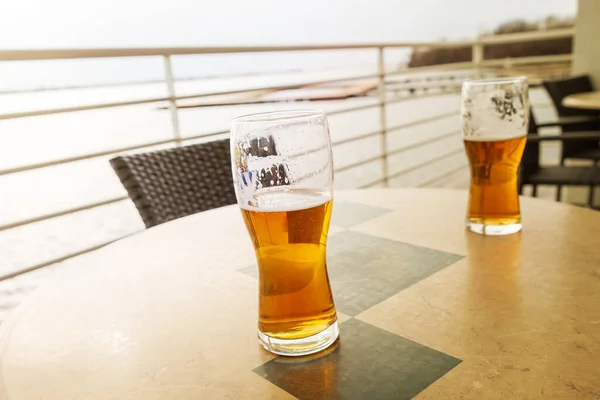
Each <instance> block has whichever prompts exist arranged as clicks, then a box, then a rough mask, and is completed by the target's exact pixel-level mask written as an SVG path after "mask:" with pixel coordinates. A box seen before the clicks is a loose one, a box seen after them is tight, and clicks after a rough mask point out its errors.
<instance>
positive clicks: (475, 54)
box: [471, 42, 483, 79]
mask: <svg viewBox="0 0 600 400" xmlns="http://www.w3.org/2000/svg"><path fill="white" fill-rule="evenodd" d="M471 62H472V63H473V66H474V67H475V78H477V79H481V78H482V77H483V71H482V67H483V43H478V42H475V43H473V46H472V48H471Z"/></svg>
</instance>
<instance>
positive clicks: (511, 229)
mask: <svg viewBox="0 0 600 400" xmlns="http://www.w3.org/2000/svg"><path fill="white" fill-rule="evenodd" d="M522 228H523V225H522V224H521V222H516V223H512V224H488V223H485V222H484V223H482V222H473V221H467V229H468V230H470V231H471V232H474V233H479V234H480V235H493V236H497V235H510V234H513V233H517V232H519V231H520V230H521V229H522Z"/></svg>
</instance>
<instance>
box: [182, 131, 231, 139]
mask: <svg viewBox="0 0 600 400" xmlns="http://www.w3.org/2000/svg"><path fill="white" fill-rule="evenodd" d="M227 133H229V129H227V130H223V131H217V132H211V133H201V134H199V135H194V136H185V137H182V138H181V141H182V142H186V141H189V140H196V139H206V138H211V137H214V136H221V135H225V134H227Z"/></svg>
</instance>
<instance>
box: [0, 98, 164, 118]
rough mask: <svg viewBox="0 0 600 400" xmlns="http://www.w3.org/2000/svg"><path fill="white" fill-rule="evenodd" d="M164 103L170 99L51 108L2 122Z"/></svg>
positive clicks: (15, 116)
mask: <svg viewBox="0 0 600 400" xmlns="http://www.w3.org/2000/svg"><path fill="white" fill-rule="evenodd" d="M163 101H169V98H168V97H154V98H148V99H140V100H130V101H117V102H112V103H98V104H89V105H87V106H77V107H61V108H50V109H45V110H35V111H22V112H16V113H8V114H0V120H3V119H16V118H27V117H38V116H41V115H54V114H64V113H70V112H75V111H90V110H100V109H103V108H113V107H126V106H134V105H138V104H149V103H158V102H163Z"/></svg>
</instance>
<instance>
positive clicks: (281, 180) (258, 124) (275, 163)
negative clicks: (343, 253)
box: [231, 110, 339, 356]
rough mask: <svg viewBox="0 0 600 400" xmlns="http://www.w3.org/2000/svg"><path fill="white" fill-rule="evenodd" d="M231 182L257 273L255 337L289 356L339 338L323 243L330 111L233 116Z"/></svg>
mask: <svg viewBox="0 0 600 400" xmlns="http://www.w3.org/2000/svg"><path fill="white" fill-rule="evenodd" d="M231 157H232V170H233V180H234V185H235V192H236V196H237V200H238V205H239V206H240V208H241V209H242V215H243V217H244V221H245V223H246V227H247V228H248V232H249V233H250V236H251V238H252V242H253V244H254V250H255V253H256V260H257V263H258V272H259V298H258V299H259V317H258V338H259V340H260V342H261V344H262V345H263V346H264V347H265V348H266V349H267V350H269V351H271V352H273V353H276V354H281V355H288V356H296V355H305V354H311V353H315V352H317V351H320V350H323V349H325V348H326V347H328V346H329V345H331V344H332V343H333V342H334V341H335V340H336V338H337V337H338V333H339V331H338V323H337V316H336V311H335V306H334V304H333V297H332V295H331V287H330V284H329V278H328V276H327V265H326V261H325V247H326V245H327V232H328V230H329V220H330V216H331V207H332V200H333V162H332V154H331V140H330V138H329V129H328V125H327V118H326V116H325V114H323V113H322V112H319V111H310V110H299V111H281V112H272V113H264V114H254V115H248V116H244V117H239V118H236V119H235V120H234V121H233V124H232V128H231Z"/></svg>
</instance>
